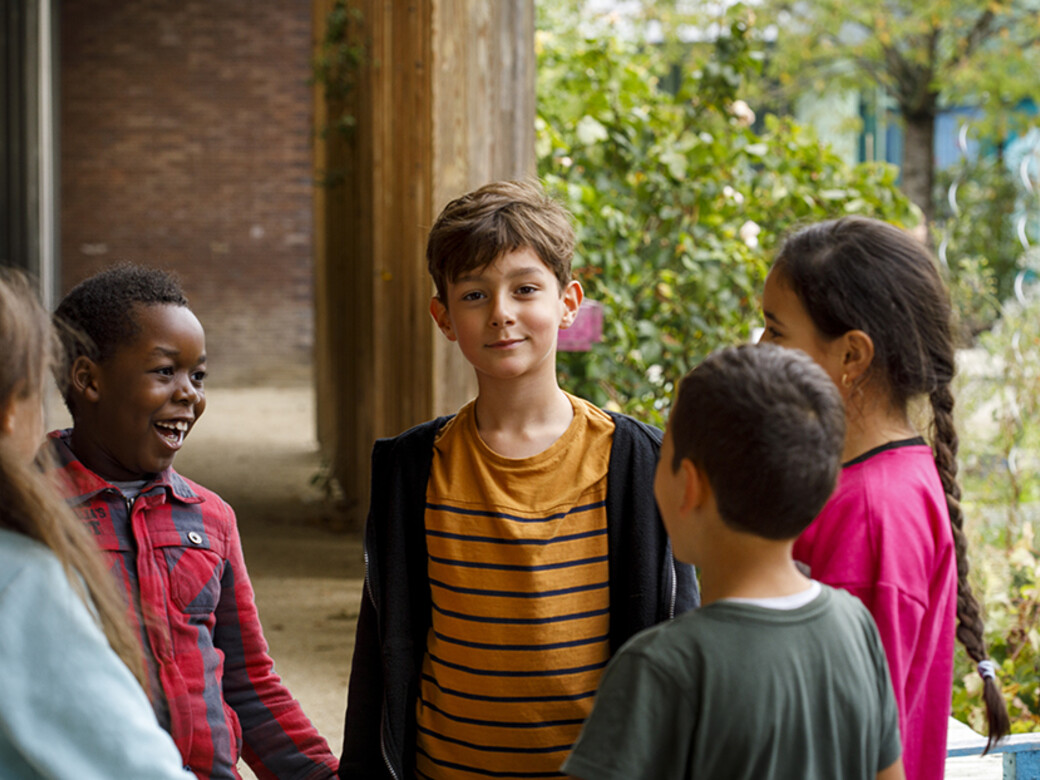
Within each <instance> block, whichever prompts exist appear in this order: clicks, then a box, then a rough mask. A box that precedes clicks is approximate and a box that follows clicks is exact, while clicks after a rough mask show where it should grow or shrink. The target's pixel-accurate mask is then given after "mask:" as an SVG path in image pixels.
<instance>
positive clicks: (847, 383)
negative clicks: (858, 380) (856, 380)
mask: <svg viewBox="0 0 1040 780" xmlns="http://www.w3.org/2000/svg"><path fill="white" fill-rule="evenodd" d="M841 386H842V387H844V388H849V387H852V382H850V381H849V375H848V374H842V375H841Z"/></svg>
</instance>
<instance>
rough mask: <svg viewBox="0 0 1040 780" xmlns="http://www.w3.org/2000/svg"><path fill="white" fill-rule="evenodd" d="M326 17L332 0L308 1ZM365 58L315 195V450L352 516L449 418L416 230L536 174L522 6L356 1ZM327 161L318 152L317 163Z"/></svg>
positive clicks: (528, 37) (465, 374) (467, 384)
mask: <svg viewBox="0 0 1040 780" xmlns="http://www.w3.org/2000/svg"><path fill="white" fill-rule="evenodd" d="M315 2H316V4H317V5H316V8H318V11H316V13H322V12H324V13H327V9H328V8H329V7H331V4H332V0H315ZM352 4H353V5H354V7H356V8H358V9H359V10H360V11H361V14H362V23H361V30H360V39H361V40H362V41H363V42H364V45H365V48H366V52H365V56H364V63H363V65H362V68H361V70H360V72H359V79H358V87H357V89H356V90H355V92H354V94H353V96H352V97H351V99H350V101H349V103H350V110H351V111H352V112H353V113H354V116H355V119H356V122H357V124H356V131H355V135H354V137H353V139H352V140H350V141H349V142H343V141H337V140H336V139H332V138H328V139H325V140H319V142H318V145H319V146H330V145H331V146H336V145H337V144H338V146H339V148H340V149H341V151H342V157H343V160H344V163H345V164H344V166H343V167H344V169H345V170H346V171H347V180H346V182H345V183H344V184H343V185H342V188H341V190H342V191H341V193H336V194H333V193H326V194H325V195H323V196H321V197H318V199H317V202H316V207H317V209H318V211H319V214H318V217H317V218H316V225H317V226H318V229H319V230H320V231H321V233H322V236H321V239H320V241H319V242H317V244H316V245H317V246H319V247H320V251H319V254H318V258H317V263H318V265H319V269H318V270H317V271H316V280H317V283H318V296H319V298H320V299H321V301H320V304H319V305H318V307H317V308H318V317H319V319H320V320H321V321H320V322H319V327H318V341H319V346H318V354H317V362H318V366H317V375H318V378H319V391H318V407H319V419H320V420H321V426H320V430H321V431H322V432H323V433H322V437H321V439H322V442H323V446H324V447H325V449H326V451H327V453H328V454H329V456H330V457H331V460H332V464H333V466H332V470H333V474H334V475H335V476H336V477H337V479H338V481H339V483H340V485H341V487H342V488H343V491H344V494H345V497H346V499H347V501H348V506H350V507H352V518H351V519H352V520H354V521H355V522H357V521H359V520H360V519H361V517H362V515H363V513H364V510H365V507H366V505H367V490H368V456H369V452H370V451H371V447H372V443H373V441H374V439H375V438H376V437H379V436H390V435H394V434H397V433H400V432H401V431H403V430H405V429H406V428H409V427H411V426H412V425H415V424H417V423H419V422H422V421H423V420H426V419H429V418H430V417H432V416H434V415H435V414H440V413H446V412H450V411H454V410H455V409H457V408H458V407H459V406H460V405H461V404H462V403H464V402H465V401H466V400H467V399H468V398H470V397H471V396H472V394H473V393H474V391H475V384H474V381H473V376H472V370H471V369H470V368H469V366H468V364H467V363H466V362H465V361H464V359H463V358H462V357H461V355H459V354H458V351H457V349H456V348H455V347H454V345H452V344H449V343H448V342H447V341H445V340H444V339H443V337H442V336H441V335H440V334H439V333H438V332H437V331H436V328H435V327H434V326H433V323H432V320H431V319H430V316H429V313H428V309H429V299H430V296H431V294H432V285H431V282H430V280H429V277H428V274H427V272H426V263H425V245H426V235H427V233H428V231H429V228H430V226H431V225H432V223H433V221H434V219H435V218H436V216H437V214H438V213H439V211H440V209H441V208H442V207H443V206H444V205H445V204H446V203H447V202H448V201H449V200H450V199H452V198H454V197H456V196H458V195H461V194H463V193H464V192H466V191H468V190H470V189H473V188H475V187H477V186H480V185H481V184H484V183H486V182H488V181H491V180H494V179H502V178H518V177H523V176H529V175H532V174H533V172H534V162H535V159H534V5H533V0H493V1H492V0H395V2H390V3H387V2H384V1H383V0H352ZM337 154H338V152H335V151H332V150H330V149H326V150H325V151H322V152H316V160H321V161H325V162H328V161H329V160H330V159H333V158H335V157H336V156H337Z"/></svg>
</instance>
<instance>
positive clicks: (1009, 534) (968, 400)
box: [953, 300, 1040, 732]
mask: <svg viewBox="0 0 1040 780" xmlns="http://www.w3.org/2000/svg"><path fill="white" fill-rule="evenodd" d="M980 344H981V348H980V349H978V350H976V351H974V352H973V353H971V354H970V355H966V356H965V357H964V359H962V361H961V363H962V375H961V377H960V379H959V387H958V393H957V395H958V399H959V402H960V405H961V406H962V408H963V411H962V417H963V418H964V419H963V420H962V423H961V425H960V426H959V429H960V430H961V432H962V436H961V461H962V463H963V464H964V470H963V473H962V481H963V485H964V506H965V512H966V516H967V517H968V518H969V520H970V521H971V522H970V525H969V527H968V528H967V530H968V535H969V549H970V550H971V551H972V565H973V586H974V587H975V589H976V593H977V594H978V596H979V598H980V600H981V601H982V602H983V603H984V604H985V605H986V639H987V643H988V646H989V649H990V654H991V656H992V657H993V659H994V661H995V662H996V663H997V665H998V667H999V670H1000V678H1001V683H1002V684H1003V688H1004V693H1005V698H1006V700H1007V702H1008V709H1009V713H1010V715H1011V719H1012V730H1013V731H1015V732H1025V731H1036V730H1040V678H1038V677H1037V669H1038V668H1040V551H1038V550H1040V548H1038V546H1037V543H1036V539H1035V536H1034V532H1035V528H1036V524H1037V521H1038V519H1040V512H1038V511H1037V510H1038V507H1040V469H1038V468H1037V467H1038V466H1040V457H1038V453H1040V415H1038V412H1040V301H1038V300H1033V301H1031V302H1029V303H1028V304H1027V305H1025V306H1022V305H1018V304H1014V305H1009V306H1007V307H1005V309H1004V313H1003V317H1002V318H1001V320H1000V321H999V323H997V325H996V326H995V327H994V328H993V329H992V331H990V332H988V333H985V334H983V335H982V336H981V337H980ZM956 670H957V671H956V674H955V680H954V696H953V702H954V715H955V716H956V717H958V718H960V719H961V720H966V721H968V722H969V723H971V724H972V726H973V727H975V728H976V729H977V730H983V728H984V725H983V724H984V723H985V716H984V707H983V705H982V701H981V699H980V698H979V695H978V692H979V687H980V680H979V678H978V675H977V674H975V673H974V666H973V664H972V663H971V661H970V660H969V659H968V658H967V657H966V655H965V654H964V652H963V649H959V650H958V655H957V667H956Z"/></svg>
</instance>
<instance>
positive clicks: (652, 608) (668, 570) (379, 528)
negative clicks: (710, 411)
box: [339, 413, 700, 780]
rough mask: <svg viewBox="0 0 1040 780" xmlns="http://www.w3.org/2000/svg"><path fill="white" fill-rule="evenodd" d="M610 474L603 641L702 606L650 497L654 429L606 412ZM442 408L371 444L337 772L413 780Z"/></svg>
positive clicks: (620, 640)
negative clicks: (360, 584) (428, 509)
mask: <svg viewBox="0 0 1040 780" xmlns="http://www.w3.org/2000/svg"><path fill="white" fill-rule="evenodd" d="M611 417H612V418H613V419H614V425H615V429H614V438H613V442H612V445H611V452H610V465H609V468H608V474H607V533H608V545H609V570H610V650H611V654H613V653H614V652H616V651H617V650H618V649H619V648H620V647H621V645H622V644H624V642H625V641H626V640H627V639H628V638H629V637H631V636H632V635H633V634H635V633H637V632H638V631H641V630H642V629H644V628H648V627H650V626H652V625H654V624H655V623H659V622H661V621H663V620H668V619H670V618H672V617H675V615H678V614H681V613H682V612H685V611H686V610H688V609H692V608H693V607H696V606H697V605H698V604H699V601H700V598H699V594H698V592H697V582H696V579H695V577H694V571H693V567H692V566H688V565H686V564H681V563H678V562H677V561H675V559H674V558H673V557H672V552H671V545H670V544H669V542H668V535H667V534H666V532H665V529H664V526H663V525H662V523H661V519H660V516H659V515H658V513H657V505H656V503H655V501H654V496H653V484H654V471H655V469H656V466H657V455H658V451H659V450H660V445H661V432H660V431H659V430H658V429H657V428H654V427H652V426H649V425H644V424H643V423H640V422H637V421H635V420H633V419H632V418H630V417H626V416H624V415H621V414H614V413H611ZM449 419H451V418H450V417H440V418H437V419H435V420H431V421H429V422H426V423H423V424H421V425H418V426H416V427H414V428H412V429H410V430H408V431H405V432H404V433H402V434H401V435H399V436H396V437H394V438H390V439H380V440H379V441H377V442H376V444H375V447H374V448H373V450H372V494H371V500H370V504H369V512H368V519H367V521H366V524H365V590H364V593H363V595H362V600H361V614H360V616H359V617H358V623H357V634H356V638H355V646H354V659H353V662H352V665H351V670H350V685H349V689H348V695H347V714H346V723H345V726H344V729H345V730H344V737H343V756H342V758H341V760H340V768H339V776H340V777H341V778H350V779H351V780H362V778H363V779H364V780H405V778H408V779H409V780H410V779H411V778H412V777H413V776H414V767H415V730H416V723H415V702H416V699H417V697H418V695H419V675H420V670H421V667H422V659H423V653H424V651H425V649H426V637H427V633H428V631H429V628H430V619H431V611H432V602H431V594H430V583H429V580H428V578H427V551H426V533H425V506H426V486H427V482H428V481H429V476H430V467H431V464H432V460H433V443H434V439H435V438H436V436H437V432H438V431H440V429H441V428H442V427H444V425H445V424H446V423H447V422H448V420H449Z"/></svg>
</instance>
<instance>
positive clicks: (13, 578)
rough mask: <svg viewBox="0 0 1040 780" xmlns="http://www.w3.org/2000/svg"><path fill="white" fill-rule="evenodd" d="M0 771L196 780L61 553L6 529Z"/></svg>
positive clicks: (0, 556)
mask: <svg viewBox="0 0 1040 780" xmlns="http://www.w3.org/2000/svg"><path fill="white" fill-rule="evenodd" d="M0 778H3V780H23V778H33V779H34V780H36V779H38V778H55V779H57V778H76V780H113V778H128V779H129V778H148V780H190V779H191V778H194V775H192V774H191V773H190V772H187V771H185V770H184V769H183V768H182V763H181V757H180V754H179V752H178V751H177V748H176V747H175V746H174V744H173V740H172V739H170V736H169V734H167V733H166V732H165V731H163V730H162V729H161V728H160V727H159V724H158V723H157V722H156V720H155V715H154V713H153V712H152V708H151V706H150V705H149V703H148V699H147V697H146V696H145V694H144V691H142V690H141V687H140V686H139V685H138V684H137V681H136V680H135V679H134V676H133V675H132V674H131V673H130V670H129V669H127V668H126V665H125V664H123V662H122V661H120V660H119V657H118V656H116V654H115V653H114V652H113V651H112V649H111V648H110V647H109V645H108V642H107V641H106V639H105V636H104V634H103V633H102V631H101V629H100V628H99V627H98V625H97V623H96V622H95V621H94V619H93V616H92V615H91V614H90V612H89V611H88V610H87V608H86V606H84V604H83V602H82V600H81V599H80V598H79V596H78V595H76V592H75V591H74V590H73V588H72V586H71V585H70V583H69V580H68V579H67V578H66V576H65V571H64V569H63V568H62V566H61V564H60V563H59V562H58V560H57V559H56V558H55V557H54V555H53V554H52V553H51V551H50V550H48V549H47V548H46V547H44V546H43V545H41V544H39V543H38V542H36V541H34V540H32V539H29V538H28V537H26V536H23V535H22V534H18V533H14V532H12V531H8V530H4V529H0Z"/></svg>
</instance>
